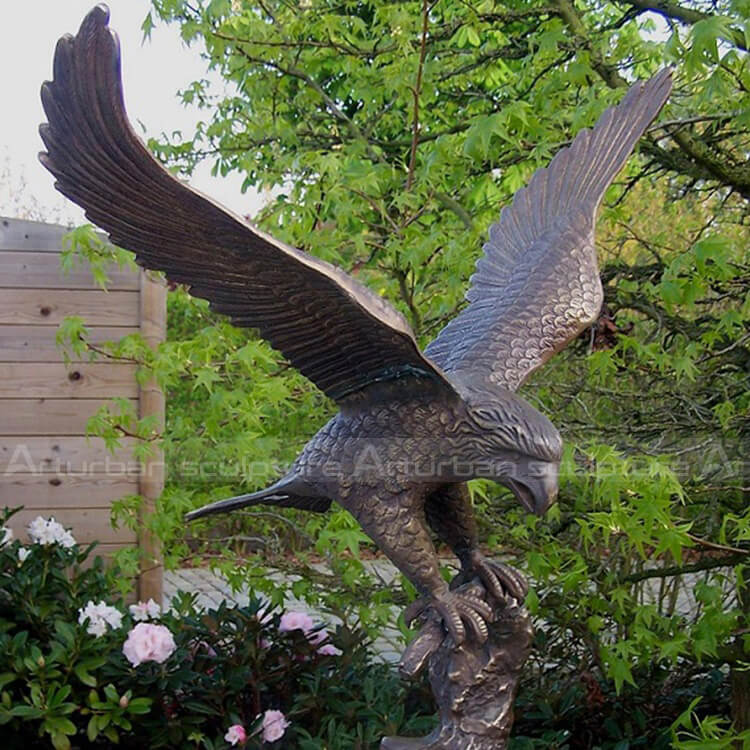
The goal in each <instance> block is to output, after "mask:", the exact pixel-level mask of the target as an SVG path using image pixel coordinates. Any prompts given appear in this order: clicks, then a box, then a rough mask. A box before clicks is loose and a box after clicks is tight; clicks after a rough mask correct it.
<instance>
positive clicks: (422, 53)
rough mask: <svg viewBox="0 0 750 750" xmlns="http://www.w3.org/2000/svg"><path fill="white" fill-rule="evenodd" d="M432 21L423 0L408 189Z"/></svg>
mask: <svg viewBox="0 0 750 750" xmlns="http://www.w3.org/2000/svg"><path fill="white" fill-rule="evenodd" d="M429 21H430V6H429V4H428V2H427V0H422V41H421V43H420V46H419V64H418V65H417V81H416V83H415V84H414V88H413V89H412V93H413V95H414V124H413V126H412V136H411V154H410V156H409V173H408V174H407V176H406V190H407V191H409V190H411V186H412V183H413V182H414V167H415V166H416V163H417V146H418V145H419V96H420V93H421V91H422V73H423V72H424V61H425V57H426V55H427V27H428V24H429Z"/></svg>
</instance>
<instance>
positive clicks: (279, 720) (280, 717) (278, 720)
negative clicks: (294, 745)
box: [261, 711, 289, 742]
mask: <svg viewBox="0 0 750 750" xmlns="http://www.w3.org/2000/svg"><path fill="white" fill-rule="evenodd" d="M288 726H289V722H288V721H287V720H286V717H285V716H284V714H283V713H281V711H266V712H265V713H264V714H263V724H262V725H261V728H262V729H263V741H264V742H276V740H278V739H280V738H281V737H283V736H284V732H285V731H286V728H287V727H288Z"/></svg>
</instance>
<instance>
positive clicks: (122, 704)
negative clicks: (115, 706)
mask: <svg viewBox="0 0 750 750" xmlns="http://www.w3.org/2000/svg"><path fill="white" fill-rule="evenodd" d="M129 703H130V701H129V700H128V696H127V695H123V696H122V697H121V698H120V708H127V707H128V704H129Z"/></svg>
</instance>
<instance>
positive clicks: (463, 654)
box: [380, 580, 533, 750]
mask: <svg viewBox="0 0 750 750" xmlns="http://www.w3.org/2000/svg"><path fill="white" fill-rule="evenodd" d="M461 590H465V591H467V593H469V592H470V593H471V594H472V595H473V596H478V597H480V598H482V599H484V600H485V601H486V602H487V603H488V604H489V605H490V606H491V607H492V610H493V614H494V618H495V619H494V622H492V623H489V624H488V627H489V638H488V639H487V641H486V642H485V643H478V642H477V641H476V640H474V639H472V638H471V637H468V638H467V639H466V641H464V643H463V644H461V645H460V646H458V647H456V645H455V642H454V641H453V638H452V637H451V636H450V635H448V634H447V633H446V632H445V630H444V628H443V626H442V624H441V623H440V621H439V620H438V619H437V617H436V616H434V615H429V616H427V618H426V619H425V621H424V624H423V625H422V628H421V630H420V631H419V635H417V637H416V638H415V639H414V641H412V643H411V644H410V645H409V647H408V648H407V649H406V651H405V652H404V655H403V657H402V659H401V665H400V670H401V673H402V674H403V675H404V676H406V677H411V678H413V677H416V676H417V675H418V674H419V673H420V672H421V671H422V670H423V669H424V668H425V667H428V669H429V676H430V685H431V686H432V692H433V695H434V696H435V700H436V702H437V704H438V709H439V714H440V725H439V726H438V727H437V728H436V729H435V730H434V731H433V732H432V733H431V734H429V735H428V736H427V737H386V738H384V739H383V740H382V742H381V744H380V748H381V750H417V748H420V749H423V750H503V748H505V747H506V744H507V740H508V737H509V736H510V730H511V727H512V725H513V702H514V700H515V697H516V692H517V689H518V681H519V678H520V674H521V669H522V667H523V664H524V662H525V661H526V659H527V658H528V655H529V652H530V651H531V640H532V637H533V629H532V627H531V619H530V617H529V614H528V612H527V611H526V609H525V608H524V607H523V605H521V604H519V603H518V602H516V600H515V599H509V600H508V603H507V604H502V603H500V602H498V601H497V600H495V599H494V598H492V597H490V596H487V594H486V591H485V589H484V587H483V586H482V585H481V583H479V581H477V580H474V581H472V582H471V583H468V584H466V585H464V586H462V587H461Z"/></svg>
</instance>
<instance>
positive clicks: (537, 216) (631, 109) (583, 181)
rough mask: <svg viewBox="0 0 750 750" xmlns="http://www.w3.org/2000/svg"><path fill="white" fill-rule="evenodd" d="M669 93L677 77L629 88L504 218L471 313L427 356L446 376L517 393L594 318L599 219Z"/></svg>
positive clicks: (480, 269) (496, 227)
mask: <svg viewBox="0 0 750 750" xmlns="http://www.w3.org/2000/svg"><path fill="white" fill-rule="evenodd" d="M671 87H672V75H671V70H670V69H665V70H663V71H661V72H660V73H658V74H657V75H656V76H654V77H653V78H652V79H651V80H649V81H647V82H646V83H637V84H635V85H634V86H632V87H631V88H630V90H629V91H628V93H627V94H626V95H625V97H624V99H623V100H622V101H621V102H620V104H619V105H617V106H616V107H611V108H610V109H608V110H606V111H605V112H604V114H603V115H602V116H601V117H600V119H599V121H598V122H597V124H596V126H595V127H594V128H593V130H583V131H581V132H580V133H579V134H578V135H577V136H576V138H575V139H574V140H573V143H572V144H571V145H570V146H568V147H567V148H564V149H562V150H561V151H559V152H558V154H557V155H556V156H555V158H554V159H553V160H552V162H551V163H550V165H549V166H548V167H545V168H542V169H539V170H537V172H535V174H534V175H533V177H532V178H531V180H530V181H529V184H528V185H527V186H526V187H525V188H522V189H521V190H520V191H519V192H518V193H517V194H516V196H515V198H514V199H513V202H512V203H511V204H510V205H509V206H506V207H505V208H504V209H503V210H502V212H501V214H500V221H498V222H497V223H496V224H493V225H492V226H491V227H490V230H489V239H488V242H487V243H486V244H485V245H484V254H483V256H482V257H481V258H480V259H479V261H478V262H477V267H476V271H475V273H474V275H473V276H472V279H471V282H472V283H471V287H470V289H469V291H468V292H467V294H466V299H467V300H468V301H469V303H470V304H469V305H468V306H467V307H466V309H465V310H464V311H463V312H462V313H461V314H460V315H458V316H457V317H456V318H454V319H453V320H452V321H451V322H450V323H448V325H446V326H445V328H443V330H442V331H441V332H440V333H439V334H438V336H437V338H435V340H434V341H433V342H432V343H431V344H430V345H429V346H428V347H427V349H426V350H425V354H426V355H427V356H428V357H430V359H431V360H432V361H434V362H436V363H437V364H438V365H439V366H440V367H441V368H442V369H443V370H444V371H445V372H446V373H447V375H448V376H449V377H453V378H454V379H455V378H456V377H457V373H460V372H466V371H471V372H472V374H474V375H476V374H479V375H482V376H485V377H487V378H489V379H490V380H491V381H493V382H495V383H497V384H499V385H503V386H505V387H507V388H510V389H512V390H515V389H516V388H518V387H519V386H520V385H521V383H522V382H523V381H524V380H525V379H526V378H527V377H528V376H529V375H530V374H531V373H532V372H533V371H534V370H536V369H537V368H538V367H540V366H541V365H543V364H544V363H545V362H546V361H547V360H548V359H549V358H550V357H551V356H552V355H553V354H555V353H556V352H558V351H560V349H562V348H563V347H564V346H565V345H566V344H567V343H568V342H569V341H570V340H572V339H573V338H575V336H577V335H578V334H579V333H580V332H581V331H582V330H583V329H584V328H585V327H586V326H587V325H590V324H591V323H592V322H593V321H594V320H595V319H596V316H597V315H598V313H599V309H600V307H601V302H602V290H601V283H600V281H599V270H598V265H597V259H596V251H595V249H594V222H595V217H596V210H597V208H598V206H599V203H600V202H601V199H602V197H603V196H604V192H605V191H606V189H607V187H608V186H609V185H610V183H611V182H612V180H613V179H614V178H615V176H616V175H617V173H618V172H619V171H620V169H621V168H622V167H623V165H624V164H625V161H626V160H627V158H628V156H629V155H630V153H631V151H632V150H633V148H634V147H635V144H636V143H637V142H638V139H639V138H640V137H641V136H642V135H643V133H644V131H645V130H646V128H647V127H648V126H649V124H650V123H651V122H652V121H653V120H654V118H655V117H656V116H657V115H658V113H659V111H660V110H661V108H662V106H663V105H664V102H665V101H666V99H667V97H668V96H669V92H670V90H671Z"/></svg>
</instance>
